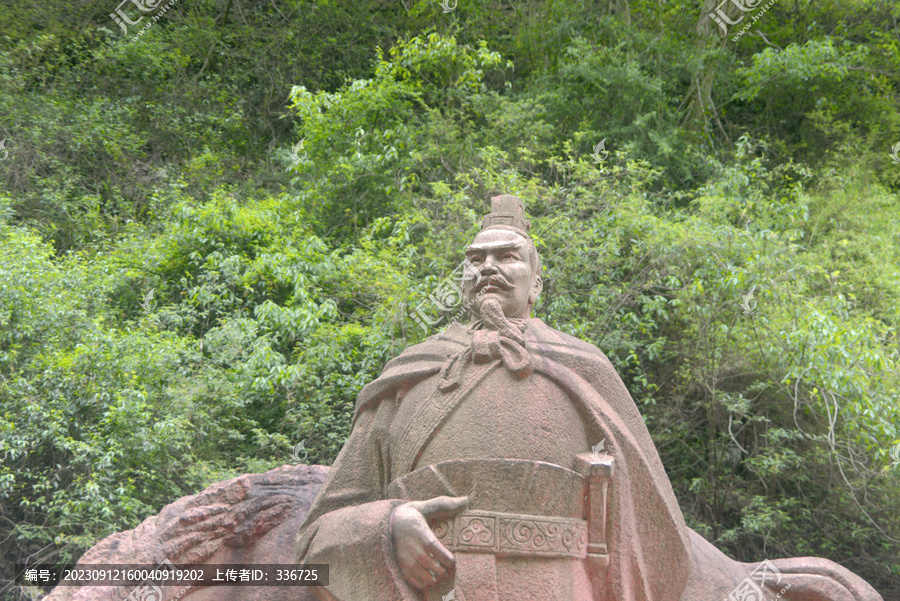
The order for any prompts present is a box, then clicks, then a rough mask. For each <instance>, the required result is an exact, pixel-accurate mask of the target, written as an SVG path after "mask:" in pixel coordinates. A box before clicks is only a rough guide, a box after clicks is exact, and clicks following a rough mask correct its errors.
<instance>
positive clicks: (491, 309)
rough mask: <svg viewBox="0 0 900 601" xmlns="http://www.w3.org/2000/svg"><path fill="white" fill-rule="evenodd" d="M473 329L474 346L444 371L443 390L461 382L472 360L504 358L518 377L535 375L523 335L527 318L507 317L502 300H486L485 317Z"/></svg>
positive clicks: (504, 361)
mask: <svg viewBox="0 0 900 601" xmlns="http://www.w3.org/2000/svg"><path fill="white" fill-rule="evenodd" d="M469 331H470V332H472V344H471V346H469V348H467V349H464V350H462V351H460V352H459V353H457V354H456V355H454V356H453V357H452V358H451V359H450V361H449V362H448V363H447V364H446V365H444V367H443V369H442V370H441V382H440V384H439V386H438V388H439V389H440V390H441V391H442V392H449V391H451V390H453V389H454V388H456V387H457V386H459V385H460V383H461V382H462V377H463V372H464V371H465V368H466V366H467V365H468V364H469V361H472V362H473V363H476V364H480V363H489V362H490V361H493V360H494V359H501V360H502V361H503V365H505V366H506V369H508V370H509V371H511V372H512V373H513V374H514V375H515V376H516V377H519V378H524V377H526V376H528V375H529V374H531V372H532V370H533V369H534V363H533V361H532V359H531V354H530V353H529V352H528V350H527V349H526V348H525V339H524V338H523V337H522V332H524V331H525V320H524V319H507V318H506V316H505V315H503V310H502V309H501V307H500V301H498V300H496V299H487V300H485V301H484V302H483V303H482V305H481V319H480V320H478V321H476V322H475V323H473V324H472V325H471V326H470V327H469Z"/></svg>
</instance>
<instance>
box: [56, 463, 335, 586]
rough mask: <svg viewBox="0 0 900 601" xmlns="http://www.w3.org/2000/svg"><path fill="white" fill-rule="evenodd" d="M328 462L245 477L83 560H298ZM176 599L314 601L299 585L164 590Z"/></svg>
mask: <svg viewBox="0 0 900 601" xmlns="http://www.w3.org/2000/svg"><path fill="white" fill-rule="evenodd" d="M327 473H328V468H327V467H325V466H321V465H285V466H283V467H279V468H276V469H274V470H271V471H269V472H266V473H265V474H245V475H243V476H239V477H237V478H234V479H232V480H228V481H225V482H219V483H216V484H213V485H212V486H210V487H209V488H207V489H206V490H204V491H203V492H201V493H199V494H196V495H192V496H189V497H183V498H181V499H178V500H177V501H175V502H174V503H171V504H170V505H166V506H165V507H163V509H162V511H160V512H159V515H155V516H152V517H149V518H147V519H146V520H144V521H143V522H142V523H141V525H140V526H138V527H137V528H135V529H134V530H129V531H127V532H120V533H118V534H113V535H112V536H108V537H106V538H105V539H103V540H102V541H100V542H99V543H97V545H96V546H94V547H93V548H91V549H90V550H89V551H88V552H87V553H85V554H84V556H83V557H82V558H81V559H80V560H79V563H81V564H107V565H108V564H152V565H157V564H159V563H161V562H162V561H163V560H165V559H168V560H169V561H171V562H172V563H174V564H176V565H182V564H223V563H232V564H236V563H240V564H253V563H256V564H260V563H284V564H287V563H293V561H294V539H295V538H296V535H297V530H298V529H299V527H300V524H301V522H302V521H303V520H304V518H305V517H306V513H307V511H309V507H310V505H312V502H313V500H314V499H315V498H316V495H317V494H318V492H319V488H321V486H322V483H323V482H324V481H325V476H326V475H327ZM132 590H133V587H112V586H85V587H62V586H58V587H56V588H55V589H53V591H52V592H51V593H50V595H48V596H47V597H45V599H44V601H124V600H125V599H127V598H128V595H129V594H130V593H131V591H132ZM162 590H163V594H164V599H162V600H154V601H172V600H173V599H175V598H176V596H177V595H179V593H181V596H180V597H178V598H179V601H180V600H183V599H190V601H239V600H240V601H263V600H265V601H288V600H289V599H290V600H291V601H313V600H314V597H313V596H312V594H311V593H310V592H309V589H308V588H303V587H294V586H266V587H262V586H261V587H250V586H211V587H202V588H194V589H188V590H187V591H183V592H182V590H181V587H171V586H169V587H163V588H162Z"/></svg>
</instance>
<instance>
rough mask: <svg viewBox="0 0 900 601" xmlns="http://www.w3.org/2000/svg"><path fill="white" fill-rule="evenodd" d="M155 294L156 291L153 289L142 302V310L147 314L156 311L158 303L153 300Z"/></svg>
mask: <svg viewBox="0 0 900 601" xmlns="http://www.w3.org/2000/svg"><path fill="white" fill-rule="evenodd" d="M153 294H154V290H153V288H151V289H150V290H148V291H147V294H145V295H144V298H143V299H142V300H141V309H143V310H144V312H145V313H152V312H153V310H154V309H156V301H155V300H153Z"/></svg>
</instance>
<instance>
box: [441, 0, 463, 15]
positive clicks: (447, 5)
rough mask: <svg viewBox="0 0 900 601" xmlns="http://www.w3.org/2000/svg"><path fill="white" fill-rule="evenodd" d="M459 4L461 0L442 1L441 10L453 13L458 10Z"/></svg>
mask: <svg viewBox="0 0 900 601" xmlns="http://www.w3.org/2000/svg"><path fill="white" fill-rule="evenodd" d="M458 4H459V0H441V8H442V9H443V10H444V13H452V12H453V11H454V10H456V6H457V5H458Z"/></svg>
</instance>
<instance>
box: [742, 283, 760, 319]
mask: <svg viewBox="0 0 900 601" xmlns="http://www.w3.org/2000/svg"><path fill="white" fill-rule="evenodd" d="M754 290H756V286H753V288H751V289H750V292H748V293H747V294H745V295H743V296H742V297H741V309H743V310H744V315H752V314H753V313H754V312H755V311H756V301H755V300H753V291H754Z"/></svg>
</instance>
